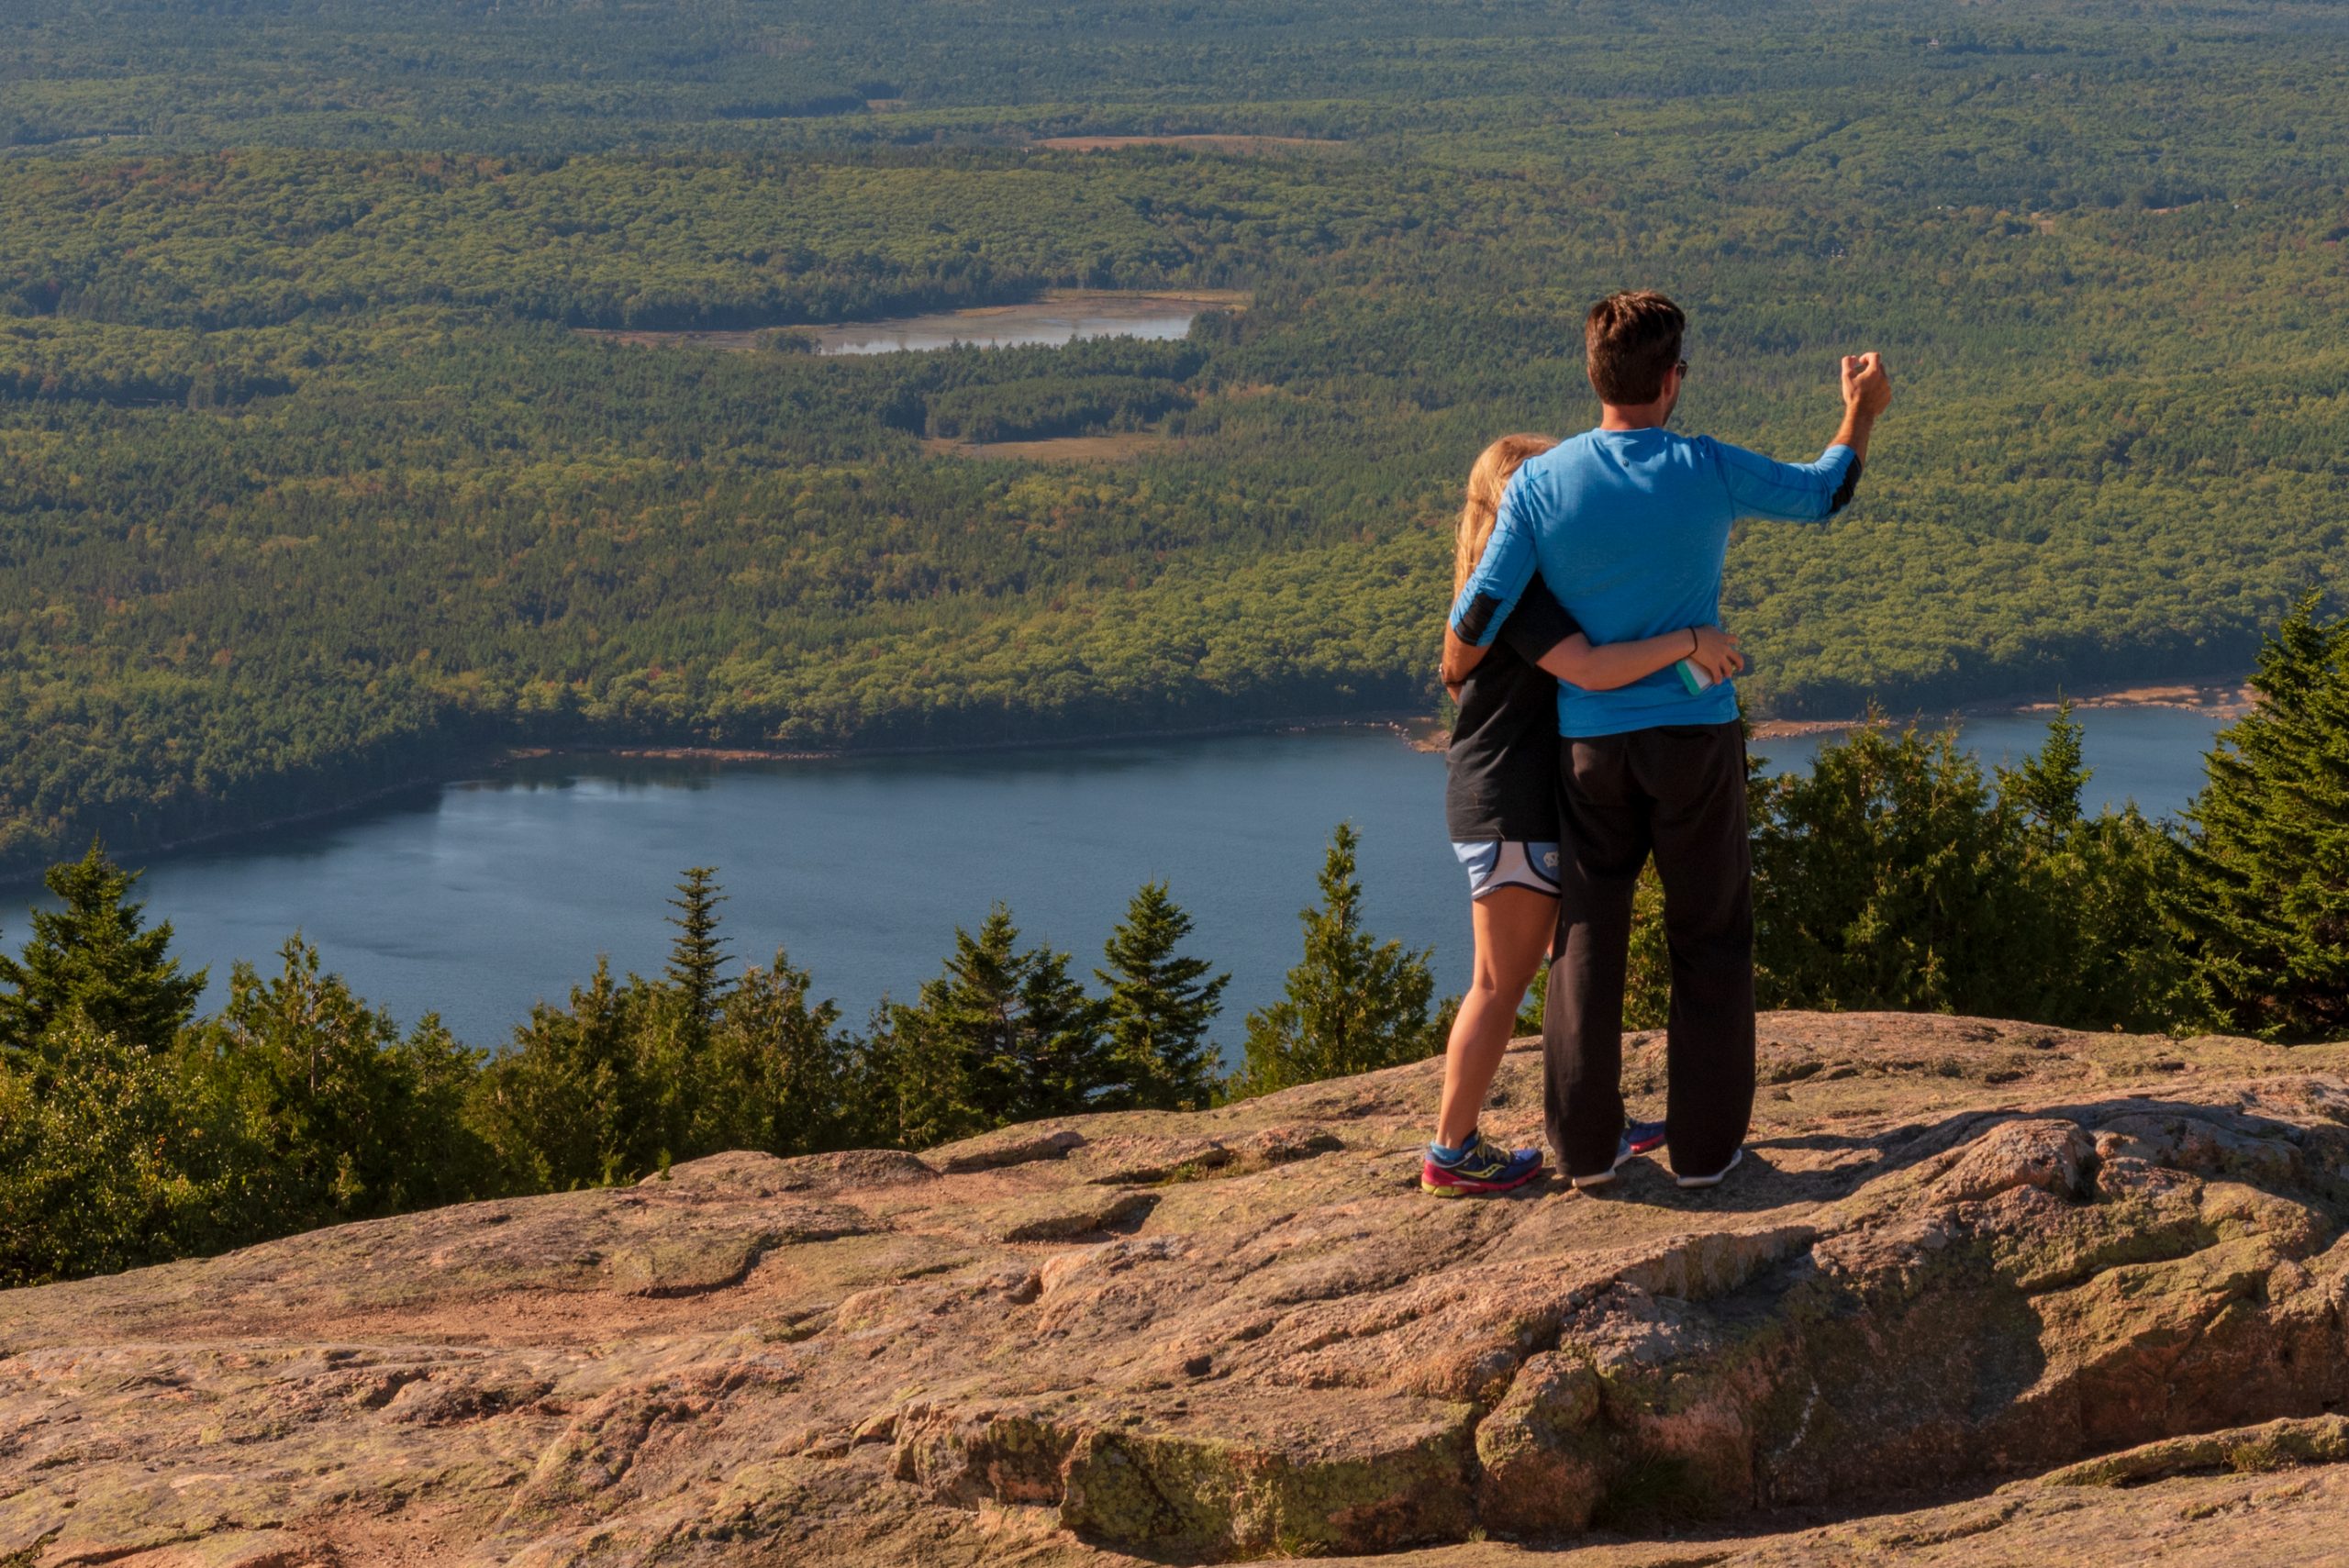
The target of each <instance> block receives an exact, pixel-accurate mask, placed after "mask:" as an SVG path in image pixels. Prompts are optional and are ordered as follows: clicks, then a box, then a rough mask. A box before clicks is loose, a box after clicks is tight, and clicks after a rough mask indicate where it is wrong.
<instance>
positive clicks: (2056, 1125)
mask: <svg viewBox="0 0 2349 1568" xmlns="http://www.w3.org/2000/svg"><path fill="white" fill-rule="evenodd" d="M1763 1038H1764V1040H1765V1044H1764V1048H1763V1051H1762V1061H1763V1065H1762V1076H1763V1080H1764V1086H1763V1091H1762V1099H1761V1103H1760V1106H1759V1119H1758V1124H1757V1127H1756V1129H1755V1134H1754V1138H1753V1144H1752V1146H1751V1150H1750V1152H1749V1155H1748V1158H1747V1161H1746V1163H1745V1165H1744V1166H1743V1167H1742V1169H1741V1170H1740V1172H1739V1173H1737V1174H1736V1175H1735V1176H1734V1177H1732V1178H1731V1182H1730V1183H1729V1184H1727V1185H1726V1186H1724V1187H1722V1188H1720V1189H1719V1190H1718V1191H1714V1192H1710V1193H1684V1192H1682V1191H1680V1190H1679V1189H1678V1188H1676V1187H1675V1186H1673V1185H1672V1184H1671V1183H1670V1182H1669V1180H1668V1178H1667V1177H1666V1175H1665V1173H1664V1172H1663V1170H1662V1169H1661V1168H1660V1167H1658V1166H1656V1165H1653V1164H1652V1163H1649V1162H1638V1163H1635V1164H1634V1165H1632V1166H1631V1167H1628V1168H1627V1169H1626V1172H1625V1176H1624V1179H1623V1180H1622V1181H1621V1182H1620V1183H1619V1184H1617V1187H1616V1188H1615V1189H1614V1190H1613V1191H1612V1192H1611V1193H1610V1194H1609V1195H1606V1196H1603V1197H1601V1196H1591V1195H1573V1194H1570V1193H1568V1192H1567V1191H1565V1190H1564V1189H1563V1188H1561V1187H1559V1186H1557V1185H1554V1184H1553V1185H1550V1186H1547V1187H1544V1188H1542V1189H1541V1190H1539V1191H1537V1192H1533V1193H1529V1194H1526V1195H1520V1196H1517V1197H1513V1198H1509V1199H1504V1200H1495V1201H1461V1202H1448V1203H1447V1202H1437V1201H1434V1200H1431V1199H1430V1198H1427V1197H1425V1196H1423V1195H1420V1194H1419V1191H1418V1190H1417V1185H1416V1178H1417V1174H1418V1160H1419V1140H1420V1139H1421V1138H1422V1137H1423V1136H1424V1133H1425V1123H1426V1120H1427V1118H1428V1116H1429V1114H1430V1107H1431V1106H1432V1104H1433V1101H1434V1095H1435V1091H1436V1084H1437V1072H1438V1066H1439V1064H1437V1063H1434V1062H1423V1063H1420V1064H1418V1065H1416V1066H1411V1067H1405V1068H1397V1069H1396V1070H1394V1071H1391V1072H1386V1073H1375V1074H1371V1075H1369V1076H1366V1077H1362V1078H1354V1079H1346V1080H1341V1081H1337V1082H1332V1083H1328V1084H1314V1085H1310V1086H1308V1087H1305V1088H1301V1089H1296V1090H1291V1091H1289V1092H1287V1093H1285V1094H1280V1095H1271V1096H1268V1097H1266V1098H1264V1099H1260V1100H1253V1101H1250V1102H1247V1103H1245V1104H1242V1105H1238V1106H1229V1107H1226V1108H1223V1109H1220V1110H1216V1111H1210V1112H1205V1113H1201V1114H1197V1115H1188V1116H1175V1115H1149V1114H1128V1115H1119V1116H1100V1117H1088V1118H1077V1119H1074V1120H1071V1121H1067V1122H1063V1123H1052V1124H1044V1125H1038V1126H1030V1127H1022V1128H1017V1129H1009V1130H1008V1131H1005V1132H1003V1133H1000V1134H996V1135H993V1136H991V1137H988V1138H985V1139H982V1140H974V1141H972V1142H968V1143H963V1144H958V1145H954V1146H952V1147H949V1148H944V1149H939V1150H933V1151H930V1152H929V1153H928V1154H926V1155H924V1156H922V1157H920V1158H916V1157H914V1156H912V1155H908V1154H895V1153H877V1152H875V1153H854V1154H841V1155H826V1156H817V1157H812V1158H807V1159H801V1160H789V1161H778V1160H774V1159H769V1158H766V1157H764V1156H754V1155H749V1154H731V1155H723V1156H719V1157H718V1158H716V1159H710V1160H704V1161H700V1162H696V1163H694V1164H690V1165H685V1166H680V1167H678V1168H677V1169H676V1170H674V1172H672V1173H669V1175H668V1176H667V1177H665V1178H661V1179H655V1180H651V1181H648V1182H646V1183H644V1184H641V1185H640V1186H637V1187H634V1188H629V1189H618V1190H606V1191H596V1192H584V1193H573V1194H569V1195H560V1196H553V1197H543V1198H534V1199H529V1200H523V1201H513V1202H501V1203H483V1204H473V1205H469V1206H464V1207H455V1208H449V1209H443V1210H440V1211H437V1212H433V1213H429V1214H420V1215H415V1216H411V1217H408V1218H401V1219H395V1220H386V1221H381V1222H377V1223H373V1224H368V1225H354V1226H347V1227H343V1228H340V1229H333V1230H325V1231H319V1232H317V1233H314V1234H311V1235H307V1236H300V1237H295V1238H293V1239H290V1240H284V1241H279V1242H273V1243H271V1244H269V1245H267V1246H262V1247H255V1248H251V1249H249V1250H247V1251H241V1252H237V1253H232V1254H229V1255H228V1256H225V1257H221V1258H215V1259H210V1260H206V1261H200V1262H184V1263H177V1264H173V1265H170V1266H168V1267H163V1268H157V1269H150V1270H146V1271H143V1272H140V1273H132V1274H126V1275H121V1276H117V1277H115V1278H110V1279H100V1280H89V1281H83V1282H81V1283H78V1284H66V1285H56V1286H50V1287H48V1288H46V1289H40V1290H28V1291H18V1292H14V1293H9V1294H6V1295H0V1564H8V1565H11V1568H15V1565H34V1564H39V1565H41V1568H52V1565H63V1564H69V1563H85V1564H95V1563H100V1562H108V1563H125V1564H131V1565H134V1568H154V1565H160V1564H164V1563H182V1564H191V1565H194V1564H202V1565H205V1568H237V1565H241V1568H262V1565H264V1564H273V1565H278V1568H298V1565H303V1564H321V1565H323V1564H329V1563H337V1564H392V1563H400V1564H408V1563H416V1564H422V1563H492V1562H495V1563H510V1564H529V1565H550V1568H551V1565H553V1564H566V1563H582V1564H585V1563H595V1564H606V1563H609V1564H623V1563H628V1564H633V1563H650V1562H661V1563H664V1564H670V1563H732V1562H743V1563H748V1562H776V1561H790V1560H791V1559H790V1557H789V1556H788V1555H787V1554H788V1553H791V1552H793V1551H804V1552H805V1553H807V1561H809V1562H842V1563H908V1564H915V1563H918V1564H937V1565H941V1568H942V1565H949V1564H964V1563H969V1564H978V1563H989V1564H995V1563H1033V1564H1063V1563H1065V1564H1108V1563H1113V1562H1131V1561H1134V1560H1136V1559H1141V1560H1145V1561H1149V1562H1203V1561H1219V1560H1234V1559H1242V1558H1257V1557H1264V1556H1275V1555H1280V1554H1284V1553H1294V1554H1299V1555H1313V1556H1320V1557H1325V1558H1328V1557H1368V1556H1372V1555H1377V1554H1386V1555H1385V1557H1384V1561H1386V1562H1390V1563H1410V1564H1414V1565H1425V1568H1485V1565H1488V1564H1489V1565H1501V1564H1515V1563H1519V1562H1530V1561H1531V1560H1533V1559H1535V1558H1537V1557H1546V1556H1547V1554H1548V1553H1551V1552H1553V1551H1563V1552H1564V1553H1565V1554H1566V1555H1565V1560H1566V1561H1567V1562H1571V1563H1573V1564H1575V1565H1576V1568H1585V1565H1587V1568H1635V1565H1636V1568H1661V1565H1662V1564H1664V1563H1667V1562H1670V1563H1692V1562H1705V1563H1753V1564H1765V1563H1789V1564H1791V1563H1804V1562H1864V1561H1867V1562H1872V1561H1885V1560H1892V1559H1898V1560H1902V1561H1918V1562H1944V1561H1946V1562H1959V1561H1998V1562H2023V1561H2032V1562H2051V1563H2053V1562H2062V1563H2065V1564H2076V1563H2095V1562H2114V1563H2119V1562H2135V1561H2137V1560H2140V1559H2143V1558H2149V1557H2153V1556H2157V1555H2158V1556H2161V1557H2162V1560H2163V1561H2164V1562H2210V1563H2218V1562H2239V1561H2244V1560H2256V1561H2261V1562H2264V1563H2267V1564H2270V1565H2273V1564H2277V1563H2291V1562H2309V1563H2314V1562H2337V1561H2339V1560H2340V1559H2339V1555H2338V1553H2339V1551H2340V1542H2341V1541H2342V1540H2344V1539H2349V1422H2345V1421H2344V1420H2343V1417H2342V1416H2341V1415H2340V1414H2336V1412H2338V1411H2342V1410H2349V1327H2344V1325H2345V1324H2349V1239H2344V1234H2343V1228H2344V1221H2349V1047H2343V1046H2334V1047H2320V1048H2303V1049H2299V1050H2293V1051H2286V1050H2281V1049H2277V1048H2275V1047H2270V1046H2265V1045H2261V1044H2257V1043H2254V1042H2252V1041H2247V1040H2220V1039H2208V1040H2191V1041H2186V1042H2177V1041H2172V1040H2154V1039H2140V1038H2132V1037H2127V1036H2120V1035H2102V1036H2099V1035H2080V1034H2071V1033H2066V1032H2064V1031H2061V1030H2055V1029H2043V1028H2038V1027H2033V1026H2027V1025H2018V1024H2003V1023H1987V1022H1976V1021H1971V1020H1966V1019H1956V1018H1915V1017H1901V1016H1888V1015H1841V1016H1818V1015H1809V1014H1781V1015H1774V1016H1772V1017H1769V1018H1765V1020H1764V1028H1763ZM1530 1043H1531V1042H1527V1044H1528V1045H1529V1046H1530ZM1631 1060H1632V1068H1631V1084H1632V1086H1633V1088H1634V1090H1635V1093H1636V1095H1637V1098H1636V1099H1635V1104H1636V1105H1637V1106H1639V1108H1641V1109H1642V1110H1643V1111H1648V1112H1650V1113H1651V1114H1653V1113H1654V1112H1655V1108H1656V1107H1657V1106H1659V1105H1660V1092H1661V1089H1662V1086H1663V1085H1662V1074H1663V1047H1662V1043H1661V1041H1660V1040H1655V1039H1653V1038H1645V1039H1642V1040H1641V1042H1640V1043H1639V1044H1638V1045H1637V1047H1636V1049H1635V1050H1634V1051H1633V1052H1632V1056H1631ZM1537 1070H1538V1060H1537V1058H1536V1057H1535V1055H1534V1054H1533V1053H1532V1052H1531V1050H1530V1049H1527V1050H1520V1051H1518V1052H1516V1053H1514V1054H1512V1055H1511V1057H1510V1058H1509V1061H1508V1066H1507V1068H1506V1069H1505V1071H1504V1073H1503V1077H1502V1080H1501V1083H1500V1085H1499V1088H1498V1091H1497V1096H1496V1101H1497V1103H1496V1107H1495V1109H1494V1111H1493V1112H1492V1113H1491V1114H1490V1115H1489V1117H1488V1118H1487V1122H1486V1126H1487V1129H1488V1130H1490V1131H1492V1132H1494V1133H1496V1134H1499V1135H1502V1136H1505V1137H1509V1138H1513V1139H1515V1140H1520V1141H1531V1140H1533V1139H1534V1138H1535V1137H1536V1129H1537V1125H1538V1121H1539V1115H1540V1105H1539V1095H1540V1090H1539V1077H1538V1071H1537Z"/></svg>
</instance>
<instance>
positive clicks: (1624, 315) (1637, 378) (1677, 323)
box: [1583, 289, 1688, 407]
mask: <svg viewBox="0 0 2349 1568" xmlns="http://www.w3.org/2000/svg"><path fill="white" fill-rule="evenodd" d="M1687 327H1688V317H1686V316H1684V315H1682V314H1681V313H1680V307H1679V306H1676V305H1675V304H1673V303H1672V301H1670V300H1668V299H1666V298H1665V297H1664V295H1660V294H1658V293H1656V292H1655V291H1654V290H1653V289H1621V290H1618V291H1617V292H1616V293H1614V294H1610V295H1608V296H1607V297H1606V298H1605V299H1602V300H1600V301H1599V302H1598V304H1597V305H1594V306H1591V307H1590V316H1589V317H1588V318H1587V319H1586V320H1585V321H1584V323H1583V345H1584V348H1585V350H1586V353H1587V355H1588V360H1589V365H1590V384H1591V385H1592V386H1593V387H1595V388H1597V389H1598V398H1599V401H1600V402H1602V403H1611V404H1614V405H1615V406H1617V407H1632V406H1638V405H1640V404H1642V403H1653V402H1654V401H1655V400H1656V399H1657V398H1659V397H1661V396H1663V395H1664V373H1666V372H1667V371H1669V370H1671V369H1672V367H1673V366H1675V365H1676V364H1678V363H1679V362H1680V335H1681V333H1682V332H1684V331H1686V330H1687Z"/></svg>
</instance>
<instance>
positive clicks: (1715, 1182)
mask: <svg viewBox="0 0 2349 1568" xmlns="http://www.w3.org/2000/svg"><path fill="white" fill-rule="evenodd" d="M1744 1158H1745V1151H1744V1150H1742V1149H1737V1150H1732V1151H1731V1152H1730V1157H1729V1163H1728V1164H1726V1165H1723V1166H1722V1167H1721V1168H1720V1170H1718V1171H1715V1172H1714V1173H1712V1174H1711V1175H1709V1176H1682V1177H1680V1178H1678V1179H1679V1182H1680V1184H1681V1185H1682V1186H1684V1187H1717V1186H1720V1184H1721V1178H1722V1177H1723V1176H1726V1175H1728V1174H1729V1173H1731V1171H1734V1170H1736V1169H1737V1163H1738V1162H1739V1161H1741V1160H1742V1159H1744ZM1612 1174H1613V1173H1612V1172H1609V1175H1612ZM1575 1185H1576V1186H1580V1185H1582V1184H1581V1183H1580V1182H1576V1183H1575Z"/></svg>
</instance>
